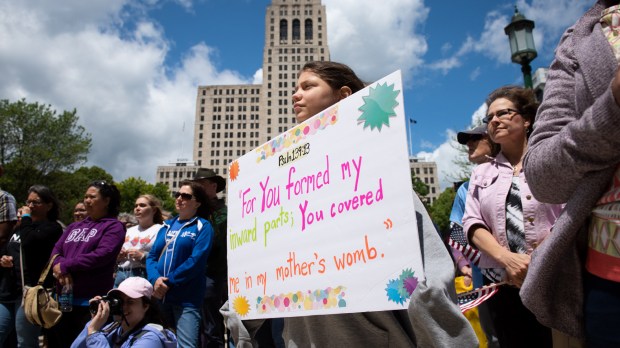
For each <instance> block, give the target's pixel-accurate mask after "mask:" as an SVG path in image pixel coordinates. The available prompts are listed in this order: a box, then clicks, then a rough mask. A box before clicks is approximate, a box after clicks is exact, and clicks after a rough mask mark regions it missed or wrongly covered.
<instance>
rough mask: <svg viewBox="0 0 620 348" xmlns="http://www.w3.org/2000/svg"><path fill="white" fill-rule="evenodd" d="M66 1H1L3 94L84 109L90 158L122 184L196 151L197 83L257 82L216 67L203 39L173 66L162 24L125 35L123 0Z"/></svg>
mask: <svg viewBox="0 0 620 348" xmlns="http://www.w3.org/2000/svg"><path fill="white" fill-rule="evenodd" d="M59 2H60V1H55V2H53V3H52V2H45V1H40V2H36V1H22V0H15V1H10V2H6V1H5V2H3V4H2V5H0V76H2V77H3V78H2V79H0V95H2V97H3V98H8V99H11V100H16V99H19V98H26V99H27V100H28V101H39V102H43V103H50V104H52V106H53V107H55V108H56V109H58V110H59V111H61V110H72V109H73V108H76V109H77V112H78V115H79V116H80V123H81V124H82V125H84V126H85V128H86V129H87V131H88V132H90V133H91V134H92V137H93V146H92V149H91V152H90V154H89V162H88V164H89V165H98V166H101V167H103V168H104V169H106V170H107V171H109V172H111V174H112V175H113V176H114V178H115V179H116V180H123V179H125V178H127V177H129V176H141V177H143V178H145V179H147V180H149V181H152V180H153V178H154V174H155V168H156V166H157V165H161V164H166V163H167V162H168V161H170V160H175V159H176V158H178V157H185V158H191V157H192V156H191V151H192V143H193V141H192V139H193V136H194V135H193V133H192V131H191V130H192V128H193V124H194V114H195V108H196V91H197V89H196V88H197V86H198V85H199V84H203V85H211V84H232V83H248V82H249V80H248V79H245V78H243V77H242V76H240V75H239V74H238V73H236V72H233V71H226V70H225V71H218V69H217V68H216V67H215V66H214V65H213V64H212V63H211V55H212V54H213V49H212V48H210V47H208V46H207V45H205V44H203V43H200V44H197V45H195V46H194V47H192V48H191V50H190V51H189V52H187V53H186V54H185V55H184V57H183V58H182V60H181V62H180V63H179V64H178V66H175V67H174V68H169V67H166V66H165V65H164V60H165V57H166V54H167V53H168V49H169V44H168V41H167V39H166V37H165V34H164V33H163V31H162V29H161V28H160V27H159V26H158V25H157V24H155V23H153V22H152V21H149V20H148V19H146V18H145V19H142V20H138V21H137V24H136V26H135V29H134V30H133V31H132V32H124V33H122V34H121V33H120V32H121V31H122V30H123V28H121V27H119V26H117V24H115V23H118V22H116V21H117V20H118V18H121V17H122V16H123V14H122V13H121V8H122V6H123V2H121V1H109V0H105V1H99V2H96V1H88V2H87V3H88V6H86V5H83V6H82V5H81V4H82V3H86V2H82V1H77V0H73V1H71V0H66V1H63V2H62V3H59ZM63 9H64V10H63ZM69 9H70V10H69ZM95 9H96V10H98V11H95ZM93 12H96V13H98V15H95V14H94V13H93ZM52 14H53V15H52ZM82 15H83V16H82ZM57 17H60V18H62V19H63V20H61V19H59V18H57ZM124 30H126V29H124ZM184 125H185V131H184V133H183V134H182V133H181V132H182V130H183V126H184Z"/></svg>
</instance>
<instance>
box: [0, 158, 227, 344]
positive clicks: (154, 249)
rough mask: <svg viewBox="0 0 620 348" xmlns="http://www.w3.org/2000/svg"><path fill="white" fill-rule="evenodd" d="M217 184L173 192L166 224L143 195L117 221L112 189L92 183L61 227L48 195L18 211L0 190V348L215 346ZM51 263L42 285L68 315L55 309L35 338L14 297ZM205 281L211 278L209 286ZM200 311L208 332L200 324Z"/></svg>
mask: <svg viewBox="0 0 620 348" xmlns="http://www.w3.org/2000/svg"><path fill="white" fill-rule="evenodd" d="M0 168H1V167H0ZM212 183H213V185H212ZM225 183H226V182H225V180H224V178H222V177H221V176H219V175H216V174H215V172H213V171H212V170H207V169H204V168H202V169H201V170H200V171H199V172H198V173H197V175H196V178H195V180H193V181H185V182H183V183H182V184H181V187H180V189H179V191H178V192H176V193H175V194H174V196H175V198H176V199H175V208H176V212H177V213H178V215H177V216H175V217H173V218H169V219H167V220H165V218H164V213H165V212H164V211H163V209H162V205H161V201H160V200H159V199H158V198H156V197H155V196H153V195H150V194H143V195H140V196H139V197H138V198H137V199H136V202H135V208H134V211H133V213H132V214H124V216H120V215H121V214H120V212H119V207H120V201H121V196H120V193H119V191H118V189H117V188H116V186H115V185H114V184H113V183H108V182H106V181H103V180H96V181H93V182H91V183H90V184H89V185H88V187H87V188H86V192H85V194H84V199H83V201H81V202H79V203H77V204H76V206H75V207H74V211H73V223H71V224H70V225H68V226H66V227H65V226H64V225H62V224H61V223H60V222H59V221H58V219H59V209H60V203H59V202H58V200H57V199H56V197H55V195H54V193H53V192H52V191H51V190H50V189H49V188H47V187H45V186H42V185H34V186H32V187H31V188H30V189H29V190H28V198H27V201H26V203H25V205H24V206H23V207H21V208H19V209H17V207H16V204H15V200H14V198H13V196H12V195H10V194H9V193H7V192H5V191H0V198H1V199H0V213H2V214H1V215H2V216H1V218H0V236H2V237H3V238H0V241H1V242H2V243H3V244H2V245H0V344H2V346H3V347H14V346H17V347H39V346H40V344H41V342H40V338H41V337H44V342H45V343H44V344H45V346H46V347H50V348H53V347H62V348H65V347H102V346H104V347H105V346H110V347H173V346H177V345H178V346H180V347H199V346H201V345H202V346H204V347H211V346H215V347H223V346H224V341H225V340H224V326H223V318H222V316H221V315H220V316H219V318H218V317H217V315H218V314H219V307H220V306H221V305H222V304H223V303H224V301H225V299H226V292H227V290H226V282H225V281H226V239H225V238H226V237H225V233H226V206H225V205H224V203H223V200H221V199H218V197H217V193H218V192H221V191H222V190H224V187H225ZM212 226H214V227H215V228H216V229H217V232H218V233H217V234H215V233H214V227H212ZM222 236H223V237H222ZM211 250H214V251H215V252H214V254H211V253H210V252H211ZM210 255H217V256H216V258H210ZM52 256H53V258H52ZM49 260H53V262H52V272H50V274H49V276H48V277H46V278H45V279H46V280H45V284H44V286H45V287H46V288H54V289H55V293H56V294H57V295H58V296H60V295H61V294H62V295H64V294H65V291H70V293H71V297H70V303H69V304H68V305H69V308H66V306H65V304H63V303H61V310H62V311H63V313H62V316H61V317H60V320H59V321H58V323H56V324H55V325H54V326H53V327H51V328H49V329H45V330H43V329H42V328H41V327H39V326H37V325H34V324H32V323H30V322H29V321H28V320H27V319H26V316H25V315H24V307H23V306H22V291H23V289H26V288H27V287H29V286H34V285H36V284H37V282H38V280H39V276H40V275H41V272H42V271H43V270H44V268H45V266H46V264H47V262H48V261H49ZM207 260H209V264H208V263H207ZM209 276H211V277H216V278H215V279H214V280H212V281H211V282H208V281H207V279H208V277H209ZM214 282H215V283H216V284H215V285H214V284H213V283H214ZM214 286H216V287H217V290H212V291H211V293H209V294H207V288H213V287H214ZM67 289H69V290H67ZM106 294H107V295H106ZM213 302H216V304H213ZM207 304H208V305H207ZM212 308H217V310H218V313H213V310H212ZM203 312H205V313H209V315H210V318H211V321H212V322H213V324H212V325H209V323H211V321H209V320H201V318H202V317H204V316H205V315H203V314H201V313H203ZM201 323H202V325H201ZM201 327H202V330H201ZM201 331H202V332H204V334H203V335H201V334H200V332H201ZM201 336H202V337H203V339H202V342H201V341H200V337H201Z"/></svg>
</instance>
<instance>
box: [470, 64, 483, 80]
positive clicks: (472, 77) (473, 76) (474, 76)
mask: <svg viewBox="0 0 620 348" xmlns="http://www.w3.org/2000/svg"><path fill="white" fill-rule="evenodd" d="M478 76H480V67H479V66H477V67H476V69H474V70H473V71H472V72H471V73H470V74H469V79H470V80H471V81H476V79H477V78H478Z"/></svg>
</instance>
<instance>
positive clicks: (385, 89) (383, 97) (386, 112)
mask: <svg viewBox="0 0 620 348" xmlns="http://www.w3.org/2000/svg"><path fill="white" fill-rule="evenodd" d="M398 93H400V91H398V90H394V85H393V84H392V85H389V86H388V84H387V82H386V83H384V84H378V85H377V86H376V88H372V87H370V89H369V93H368V95H367V96H366V97H362V98H363V99H364V105H362V106H361V107H360V108H359V111H361V112H362V115H361V116H360V117H359V118H358V119H357V124H364V128H366V127H370V130H373V129H375V128H377V129H378V130H379V132H380V131H381V127H383V125H386V126H388V127H389V126H390V117H396V112H395V111H394V108H395V107H396V106H398V102H397V101H396V97H397V96H398Z"/></svg>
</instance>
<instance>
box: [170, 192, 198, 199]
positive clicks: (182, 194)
mask: <svg viewBox="0 0 620 348" xmlns="http://www.w3.org/2000/svg"><path fill="white" fill-rule="evenodd" d="M179 197H181V199H182V200H184V201H189V200H191V199H192V198H194V195H192V194H191V193H185V192H175V193H174V198H175V199H176V198H179Z"/></svg>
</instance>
